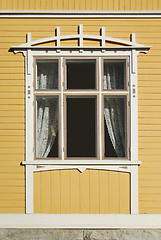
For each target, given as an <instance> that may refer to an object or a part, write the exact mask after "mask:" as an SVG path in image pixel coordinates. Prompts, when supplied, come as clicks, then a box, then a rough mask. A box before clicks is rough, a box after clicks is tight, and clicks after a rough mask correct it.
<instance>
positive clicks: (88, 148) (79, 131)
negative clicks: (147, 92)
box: [67, 97, 97, 157]
mask: <svg viewBox="0 0 161 240" xmlns="http://www.w3.org/2000/svg"><path fill="white" fill-rule="evenodd" d="M96 102H97V101H96V97H79V98H78V97H67V157H96V125H97V122H96V111H97V110H96Z"/></svg>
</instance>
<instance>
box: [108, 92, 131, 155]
mask: <svg viewBox="0 0 161 240" xmlns="http://www.w3.org/2000/svg"><path fill="white" fill-rule="evenodd" d="M126 106H127V100H126V97H125V96H120V97H116V96H115V97H109V96H105V97H104V136H105V137H104V140H105V144H104V146H105V153H104V154H105V157H127V146H126V145H127V140H126V135H127V134H126V132H127V127H126V125H127V121H126V115H127V113H126V112H127V111H126V109H127V107H126Z"/></svg>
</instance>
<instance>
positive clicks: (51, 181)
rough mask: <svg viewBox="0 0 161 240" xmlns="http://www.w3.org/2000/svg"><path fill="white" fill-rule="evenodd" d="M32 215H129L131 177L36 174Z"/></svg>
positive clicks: (108, 173) (89, 173)
mask: <svg viewBox="0 0 161 240" xmlns="http://www.w3.org/2000/svg"><path fill="white" fill-rule="evenodd" d="M34 213H63V214H72V213H77V214H78V213H83V214H106V213H107V214H108V213H109V214H110V213H116V214H117V213H122V214H127V213H130V174H129V173H122V172H112V171H103V170H85V171H84V172H83V173H80V172H79V171H77V170H55V171H44V172H36V173H34Z"/></svg>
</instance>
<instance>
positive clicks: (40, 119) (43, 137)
mask: <svg viewBox="0 0 161 240" xmlns="http://www.w3.org/2000/svg"><path fill="white" fill-rule="evenodd" d="M58 106H59V104H58V97H52V98H51V97H42V96H41V97H37V98H36V110H37V121H36V157H37V158H47V157H58V152H59V151H58V137H59V131H58V129H59V126H58V125H59V123H58V122H59V121H58V111H59V109H58V108H59V107H58Z"/></svg>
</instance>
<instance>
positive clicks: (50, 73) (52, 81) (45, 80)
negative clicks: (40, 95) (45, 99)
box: [36, 61, 58, 90]
mask: <svg viewBox="0 0 161 240" xmlns="http://www.w3.org/2000/svg"><path fill="white" fill-rule="evenodd" d="M36 88H37V89H44V90H45V89H58V63H57V62H41V61H40V62H38V63H37V86H36Z"/></svg>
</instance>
